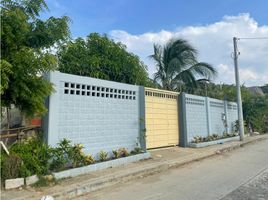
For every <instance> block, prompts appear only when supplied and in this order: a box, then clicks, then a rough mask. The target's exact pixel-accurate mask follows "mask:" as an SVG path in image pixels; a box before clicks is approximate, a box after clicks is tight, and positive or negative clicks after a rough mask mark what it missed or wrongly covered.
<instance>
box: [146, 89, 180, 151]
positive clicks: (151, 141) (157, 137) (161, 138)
mask: <svg viewBox="0 0 268 200" xmlns="http://www.w3.org/2000/svg"><path fill="white" fill-rule="evenodd" d="M177 99H178V93H177V92H170V91H166V90H158V89H152V88H145V117H146V120H145V121H146V145H147V148H148V149H150V148H157V147H164V146H172V145H178V143H179V124H178V121H179V119H178V102H177Z"/></svg>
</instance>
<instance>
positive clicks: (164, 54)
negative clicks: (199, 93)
mask: <svg viewBox="0 0 268 200" xmlns="http://www.w3.org/2000/svg"><path fill="white" fill-rule="evenodd" d="M150 58H152V59H153V60H154V61H155V63H156V67H157V72H156V73H155V74H154V81H155V82H156V83H159V84H160V86H161V88H163V89H167V90H181V87H182V86H184V87H190V88H193V87H196V86H197V78H202V79H210V78H212V77H213V76H214V75H216V70H215V69H214V68H213V67H212V66H211V65H210V64H208V63H204V62H198V61H197V50H196V49H194V48H193V47H192V46H191V45H190V44H189V43H188V42H187V41H186V40H182V39H172V40H170V41H169V42H168V43H167V44H166V45H164V46H160V45H154V54H153V55H151V56H150Z"/></svg>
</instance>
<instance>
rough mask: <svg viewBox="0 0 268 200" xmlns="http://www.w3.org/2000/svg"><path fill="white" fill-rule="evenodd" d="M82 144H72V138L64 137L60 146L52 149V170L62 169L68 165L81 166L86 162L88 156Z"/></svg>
mask: <svg viewBox="0 0 268 200" xmlns="http://www.w3.org/2000/svg"><path fill="white" fill-rule="evenodd" d="M83 148H84V147H83V146H82V145H81V144H75V145H72V144H71V141H70V140H67V139H63V140H61V141H60V142H59V143H58V147H56V148H53V149H52V151H51V152H52V162H51V164H50V169H51V170H52V171H61V170H63V169H65V168H68V167H81V166H84V165H85V164H86V156H85V154H84V153H83V151H82V150H83Z"/></svg>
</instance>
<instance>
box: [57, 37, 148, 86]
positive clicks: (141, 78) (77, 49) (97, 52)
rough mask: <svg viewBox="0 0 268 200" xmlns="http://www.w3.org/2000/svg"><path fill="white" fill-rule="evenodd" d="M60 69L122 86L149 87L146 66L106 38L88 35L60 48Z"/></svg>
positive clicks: (119, 44)
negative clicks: (127, 84) (122, 84)
mask: <svg viewBox="0 0 268 200" xmlns="http://www.w3.org/2000/svg"><path fill="white" fill-rule="evenodd" d="M58 57H59V70H60V71H61V72H64V73H70V74H75V75H81V76H90V77H94V78H100V79H105V80H111V81H116V82H122V83H129V84H138V85H148V84H149V83H150V80H149V79H148V75H147V72H146V66H145V65H144V63H142V62H141V61H140V59H139V57H138V56H136V55H134V54H132V53H129V52H127V50H126V46H125V45H123V44H121V43H116V42H114V41H113V40H111V39H109V38H108V37H107V36H106V35H103V36H101V35H99V34H98V33H91V34H90V35H88V36H87V38H86V39H82V38H77V39H76V40H75V41H70V42H67V43H66V44H64V45H61V46H60V50H59V52H58Z"/></svg>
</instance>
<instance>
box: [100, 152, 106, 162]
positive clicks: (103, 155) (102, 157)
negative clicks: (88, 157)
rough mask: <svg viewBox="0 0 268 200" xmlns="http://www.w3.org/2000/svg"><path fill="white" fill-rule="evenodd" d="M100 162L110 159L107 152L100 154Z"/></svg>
mask: <svg viewBox="0 0 268 200" xmlns="http://www.w3.org/2000/svg"><path fill="white" fill-rule="evenodd" d="M99 158H100V161H105V160H107V159H108V153H107V152H106V151H101V152H100V153H99Z"/></svg>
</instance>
